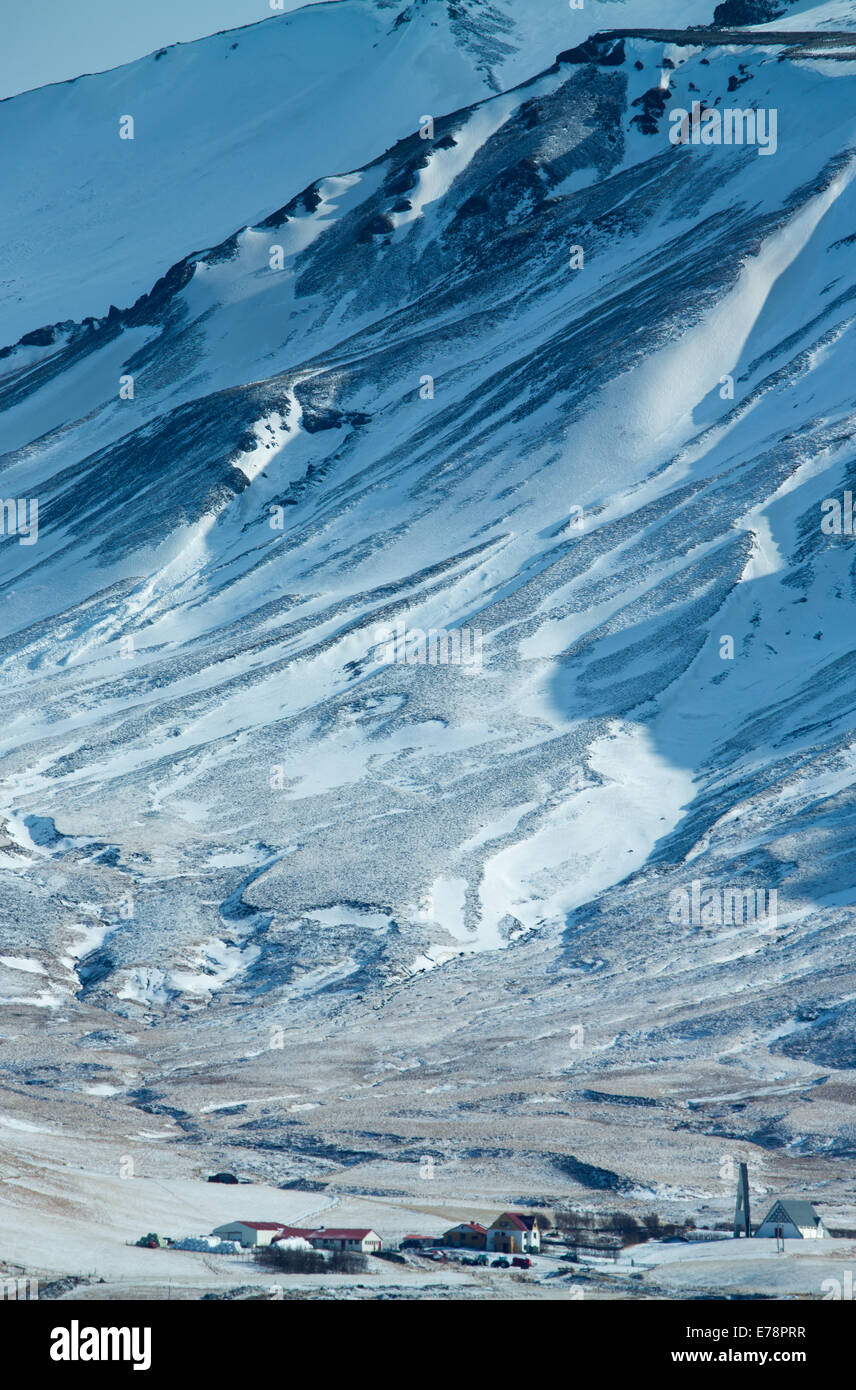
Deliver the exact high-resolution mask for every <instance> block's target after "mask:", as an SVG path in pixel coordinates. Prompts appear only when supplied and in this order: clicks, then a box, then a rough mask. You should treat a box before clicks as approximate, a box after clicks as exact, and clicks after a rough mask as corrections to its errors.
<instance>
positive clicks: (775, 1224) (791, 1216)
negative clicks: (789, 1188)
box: [755, 1197, 829, 1240]
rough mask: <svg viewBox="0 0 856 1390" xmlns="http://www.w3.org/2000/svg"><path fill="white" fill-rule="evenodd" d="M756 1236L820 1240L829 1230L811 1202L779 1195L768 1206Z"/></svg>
mask: <svg viewBox="0 0 856 1390" xmlns="http://www.w3.org/2000/svg"><path fill="white" fill-rule="evenodd" d="M755 1235H756V1236H761V1237H768V1238H769V1239H771V1240H772V1239H774V1238H775V1236H776V1235H781V1236H783V1237H784V1238H785V1240H822V1239H823V1237H824V1236H828V1235H829V1232H828V1231H827V1229H826V1227H825V1226H824V1224H823V1221H822V1220H821V1218H820V1217H819V1216H818V1214H817V1212H816V1211H815V1209H814V1207H813V1206H812V1204H811V1202H806V1201H805V1200H804V1199H802V1198H797V1197H779V1198H777V1199H776V1201H775V1202H774V1203H773V1205H772V1206H771V1207H770V1210H769V1211H768V1212H767V1215H766V1216H765V1217H764V1220H763V1221H762V1222H761V1225H760V1226H759V1227H758V1229H757V1231H756V1232H755Z"/></svg>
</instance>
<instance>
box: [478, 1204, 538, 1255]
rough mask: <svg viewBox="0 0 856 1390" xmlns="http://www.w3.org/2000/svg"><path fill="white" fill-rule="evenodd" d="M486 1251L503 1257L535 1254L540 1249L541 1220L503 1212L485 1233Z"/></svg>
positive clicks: (516, 1213) (515, 1212) (514, 1212)
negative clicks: (498, 1253)
mask: <svg viewBox="0 0 856 1390" xmlns="http://www.w3.org/2000/svg"><path fill="white" fill-rule="evenodd" d="M487 1249H488V1250H497V1251H499V1252H500V1253H501V1254H503V1255H530V1254H533V1253H534V1254H537V1253H538V1251H539V1250H540V1249H541V1218H540V1217H538V1216H524V1215H523V1214H522V1213H521V1212H519V1211H504V1212H503V1213H502V1216H498V1217H497V1218H496V1220H495V1221H494V1223H493V1225H492V1226H491V1227H490V1228H489V1230H488V1232H487Z"/></svg>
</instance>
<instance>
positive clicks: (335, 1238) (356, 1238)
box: [305, 1226, 383, 1255]
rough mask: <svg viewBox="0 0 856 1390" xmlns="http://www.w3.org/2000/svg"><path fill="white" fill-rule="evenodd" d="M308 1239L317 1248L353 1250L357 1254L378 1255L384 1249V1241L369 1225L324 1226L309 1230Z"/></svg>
mask: <svg viewBox="0 0 856 1390" xmlns="http://www.w3.org/2000/svg"><path fill="white" fill-rule="evenodd" d="M305 1234H306V1238H307V1240H309V1241H310V1243H311V1244H312V1245H313V1246H314V1248H315V1249H316V1250H334V1251H335V1250H352V1251H354V1252H356V1253H357V1254H362V1255H376V1254H377V1252H378V1250H381V1249H383V1241H382V1240H381V1238H380V1236H379V1235H378V1233H377V1231H372V1230H369V1229H368V1228H367V1227H361V1228H356V1229H355V1228H353V1227H347V1226H342V1227H337V1228H331V1229H326V1230H325V1228H324V1227H323V1226H322V1227H320V1228H319V1229H318V1230H317V1231H307V1232H306V1233H305Z"/></svg>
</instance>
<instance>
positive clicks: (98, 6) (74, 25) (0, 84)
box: [0, 0, 335, 100]
mask: <svg viewBox="0 0 856 1390" xmlns="http://www.w3.org/2000/svg"><path fill="white" fill-rule="evenodd" d="M334 2H335V0H283V8H282V9H276V10H272V9H271V8H270V5H269V3H268V0H147V3H146V4H145V5H144V6H142V5H141V6H123V7H122V9H121V10H120V11H119V12H118V16H117V9H116V5H115V0H75V4H74V6H73V7H72V6H70V5H69V4H68V3H67V0H42V3H41V4H40V5H38V6H31V5H18V6H16V7H15V9H14V10H11V9H10V10H9V12H7V13H5V14H4V15H3V17H2V23H0V32H1V33H2V44H0V100H3V99H5V98H6V97H11V96H18V95H19V94H20V93H22V92H27V91H31V90H33V89H34V88H36V87H45V86H48V85H50V84H52V83H56V82H69V81H71V80H72V79H73V78H75V77H84V76H89V75H91V74H93V73H96V72H107V71H109V70H110V69H111V68H117V67H123V66H124V65H125V64H126V63H133V62H136V61H137V60H138V59H140V58H146V57H148V56H149V55H150V54H152V53H155V52H157V50H158V49H159V48H169V47H171V46H172V45H173V44H176V43H193V42H195V41H196V40H197V39H204V38H209V37H210V36H211V35H212V34H218V33H223V32H224V31H226V30H229V29H242V28H246V27H247V26H248V25H251V24H258V23H261V22H262V21H263V20H265V19H274V18H276V17H278V16H281V15H282V14H288V13H290V12H292V11H294V10H299V9H304V8H306V7H307V3H312V4H314V5H320V4H330V3H334Z"/></svg>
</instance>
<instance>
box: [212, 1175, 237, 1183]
mask: <svg viewBox="0 0 856 1390" xmlns="http://www.w3.org/2000/svg"><path fill="white" fill-rule="evenodd" d="M208 1181H209V1182H237V1181H238V1179H237V1178H236V1177H235V1174H234V1173H212V1174H211V1176H210V1178H209V1179H208Z"/></svg>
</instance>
